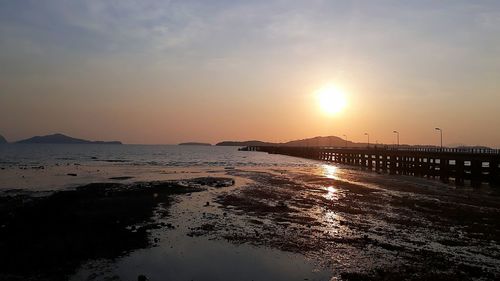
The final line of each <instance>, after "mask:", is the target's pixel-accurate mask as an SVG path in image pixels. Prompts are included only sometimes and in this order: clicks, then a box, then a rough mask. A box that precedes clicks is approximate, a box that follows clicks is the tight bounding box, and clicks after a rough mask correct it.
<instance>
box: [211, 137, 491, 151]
mask: <svg viewBox="0 0 500 281" xmlns="http://www.w3.org/2000/svg"><path fill="white" fill-rule="evenodd" d="M216 145H219V146H241V147H244V146H288V147H316V146H321V147H350V148H353V147H367V146H368V143H366V142H352V141H349V140H347V141H346V140H345V139H343V138H340V137H336V136H325V137H313V138H306V139H300V140H292V141H288V142H279V143H278V142H264V141H259V140H250V141H222V142H219V143H217V144H216ZM370 146H371V147H374V146H377V147H385V146H395V145H394V144H374V143H371V144H370ZM398 147H400V148H435V147H436V146H434V145H408V144H400V145H399V146H398ZM457 148H461V149H469V148H471V149H472V148H474V149H489V147H485V146H464V145H460V146H458V147H457Z"/></svg>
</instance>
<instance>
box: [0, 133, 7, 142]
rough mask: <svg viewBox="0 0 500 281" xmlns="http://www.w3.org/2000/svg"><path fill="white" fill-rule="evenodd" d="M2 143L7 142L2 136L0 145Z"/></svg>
mask: <svg viewBox="0 0 500 281" xmlns="http://www.w3.org/2000/svg"><path fill="white" fill-rule="evenodd" d="M2 143H7V140H6V139H5V138H4V137H3V136H2V135H0V144H2Z"/></svg>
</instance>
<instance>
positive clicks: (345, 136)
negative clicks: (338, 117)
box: [342, 135, 347, 147]
mask: <svg viewBox="0 0 500 281" xmlns="http://www.w3.org/2000/svg"><path fill="white" fill-rule="evenodd" d="M342 136H343V137H344V138H345V147H347V135H342Z"/></svg>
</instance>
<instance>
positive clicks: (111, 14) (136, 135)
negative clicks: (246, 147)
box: [0, 0, 500, 147]
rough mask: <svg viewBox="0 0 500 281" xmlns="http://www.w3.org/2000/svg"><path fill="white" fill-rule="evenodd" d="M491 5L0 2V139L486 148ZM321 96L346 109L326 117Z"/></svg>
mask: <svg viewBox="0 0 500 281" xmlns="http://www.w3.org/2000/svg"><path fill="white" fill-rule="evenodd" d="M499 83H500V1H435V0H432V1H267V0H266V1H233V0H226V1H186V0H183V1H128V0H125V1H124V0H116V1H69V0H68V1H63V0H54V1H52V0H45V1H37V0H32V1H29V0H23V1H18V0H12V1H8V0H0V134H2V135H4V136H5V137H6V138H7V139H8V140H11V141H13V140H18V139H22V138H27V137H31V136H33V135H44V134H49V133H56V132H60V133H65V134H68V135H71V136H74V137H79V138H85V139H100V140H121V141H123V142H126V143H144V144H166V143H177V142H182V141H203V142H212V143H214V142H217V141H221V140H247V139H260V140H265V141H287V140H292V139H298V138H306V137H313V136H318V135H337V136H342V135H344V134H345V135H347V136H348V139H349V140H352V141H359V142H361V141H366V136H364V133H365V132H368V133H369V134H370V137H371V141H372V142H375V141H378V142H385V143H393V142H394V134H393V133H392V132H393V130H398V131H400V133H401V143H409V144H438V143H439V135H438V133H437V132H436V131H435V130H434V128H435V127H441V128H443V132H444V143H445V145H455V144H469V145H489V146H494V147H500V86H499V85H500V84H499ZM325 85H333V86H334V87H335V88H337V89H339V91H341V92H342V93H343V94H344V96H345V98H346V100H347V101H346V106H345V108H343V109H342V110H341V111H339V112H336V113H335V114H326V113H325V111H324V110H321V108H322V107H321V106H320V105H319V104H318V98H317V96H316V92H317V91H318V90H319V89H321V88H323V87H325Z"/></svg>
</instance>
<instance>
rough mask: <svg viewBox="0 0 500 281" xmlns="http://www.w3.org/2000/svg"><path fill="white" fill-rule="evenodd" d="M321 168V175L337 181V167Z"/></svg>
mask: <svg viewBox="0 0 500 281" xmlns="http://www.w3.org/2000/svg"><path fill="white" fill-rule="evenodd" d="M321 167H322V168H323V171H322V172H323V175H324V176H325V177H327V178H329V179H334V180H337V179H338V176H337V167H335V166H332V165H326V164H325V165H322V166H321Z"/></svg>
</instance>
